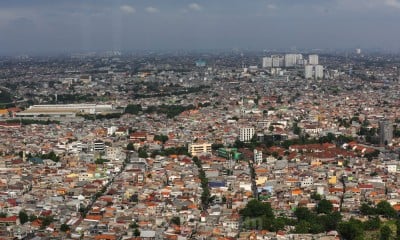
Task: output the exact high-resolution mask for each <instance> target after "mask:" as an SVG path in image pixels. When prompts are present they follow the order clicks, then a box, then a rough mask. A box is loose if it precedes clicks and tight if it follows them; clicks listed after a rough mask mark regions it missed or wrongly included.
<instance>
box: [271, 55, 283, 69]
mask: <svg viewBox="0 0 400 240" xmlns="http://www.w3.org/2000/svg"><path fill="white" fill-rule="evenodd" d="M271 58H272V67H283V64H284V59H283V57H281V56H279V55H272V56H271Z"/></svg>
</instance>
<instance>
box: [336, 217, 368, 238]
mask: <svg viewBox="0 0 400 240" xmlns="http://www.w3.org/2000/svg"><path fill="white" fill-rule="evenodd" d="M338 231H339V233H340V235H341V236H342V237H343V238H344V239H347V240H354V239H363V235H364V229H363V227H362V222H361V221H359V220H355V219H353V218H351V219H350V220H349V221H347V222H341V223H339V226H338Z"/></svg>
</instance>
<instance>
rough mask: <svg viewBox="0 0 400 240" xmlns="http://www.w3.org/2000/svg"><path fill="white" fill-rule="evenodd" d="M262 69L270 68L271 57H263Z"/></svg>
mask: <svg viewBox="0 0 400 240" xmlns="http://www.w3.org/2000/svg"><path fill="white" fill-rule="evenodd" d="M262 67H263V68H270V67H272V58H271V57H264V58H263V60H262Z"/></svg>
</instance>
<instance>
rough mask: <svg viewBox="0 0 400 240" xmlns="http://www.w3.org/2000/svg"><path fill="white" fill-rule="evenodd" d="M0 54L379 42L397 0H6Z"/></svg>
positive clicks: (386, 42) (393, 41) (391, 36)
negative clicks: (294, 1)
mask: <svg viewBox="0 0 400 240" xmlns="http://www.w3.org/2000/svg"><path fill="white" fill-rule="evenodd" d="M0 8H1V9H0V36H1V37H0V46H2V47H1V48H0V54H25V53H28V54H30V53H63V52H79V51H101V50H122V51H130V50H140V49H154V50H173V49H184V50H196V49H231V48H241V49H251V50H257V49H282V48H286V49H289V48H308V49H311V48H323V49H326V48H339V49H343V48H358V47H359V48H363V49H365V48H381V49H386V50H392V51H398V50H399V49H400V43H399V42H400V41H399V40H400V33H398V32H396V31H394V30H395V29H396V27H395V24H396V23H397V22H398V21H399V20H400V15H399V14H398V13H399V12H400V1H398V0H384V1H378V0H368V1H363V0H334V1H315V0H308V1H301V2H299V1H298V2H296V3H293V2H292V1H288V0H282V1H277V0H255V1H246V2H244V1H236V0H234V1H227V0H221V1H208V0H207V1H206V0H205V1H177V0H172V1H168V2H167V1H123V0H119V1H111V2H109V1H103V0H100V1H76V0H72V1H57V2H55V1H48V0H41V1H35V2H32V1H26V0H17V1H7V2H1V3H0Z"/></svg>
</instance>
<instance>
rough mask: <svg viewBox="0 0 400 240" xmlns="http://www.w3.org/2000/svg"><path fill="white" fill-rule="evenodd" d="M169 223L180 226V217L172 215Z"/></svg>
mask: <svg viewBox="0 0 400 240" xmlns="http://www.w3.org/2000/svg"><path fill="white" fill-rule="evenodd" d="M171 223H172V224H175V225H178V226H180V225H181V218H180V217H176V216H175V217H172V218H171Z"/></svg>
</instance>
